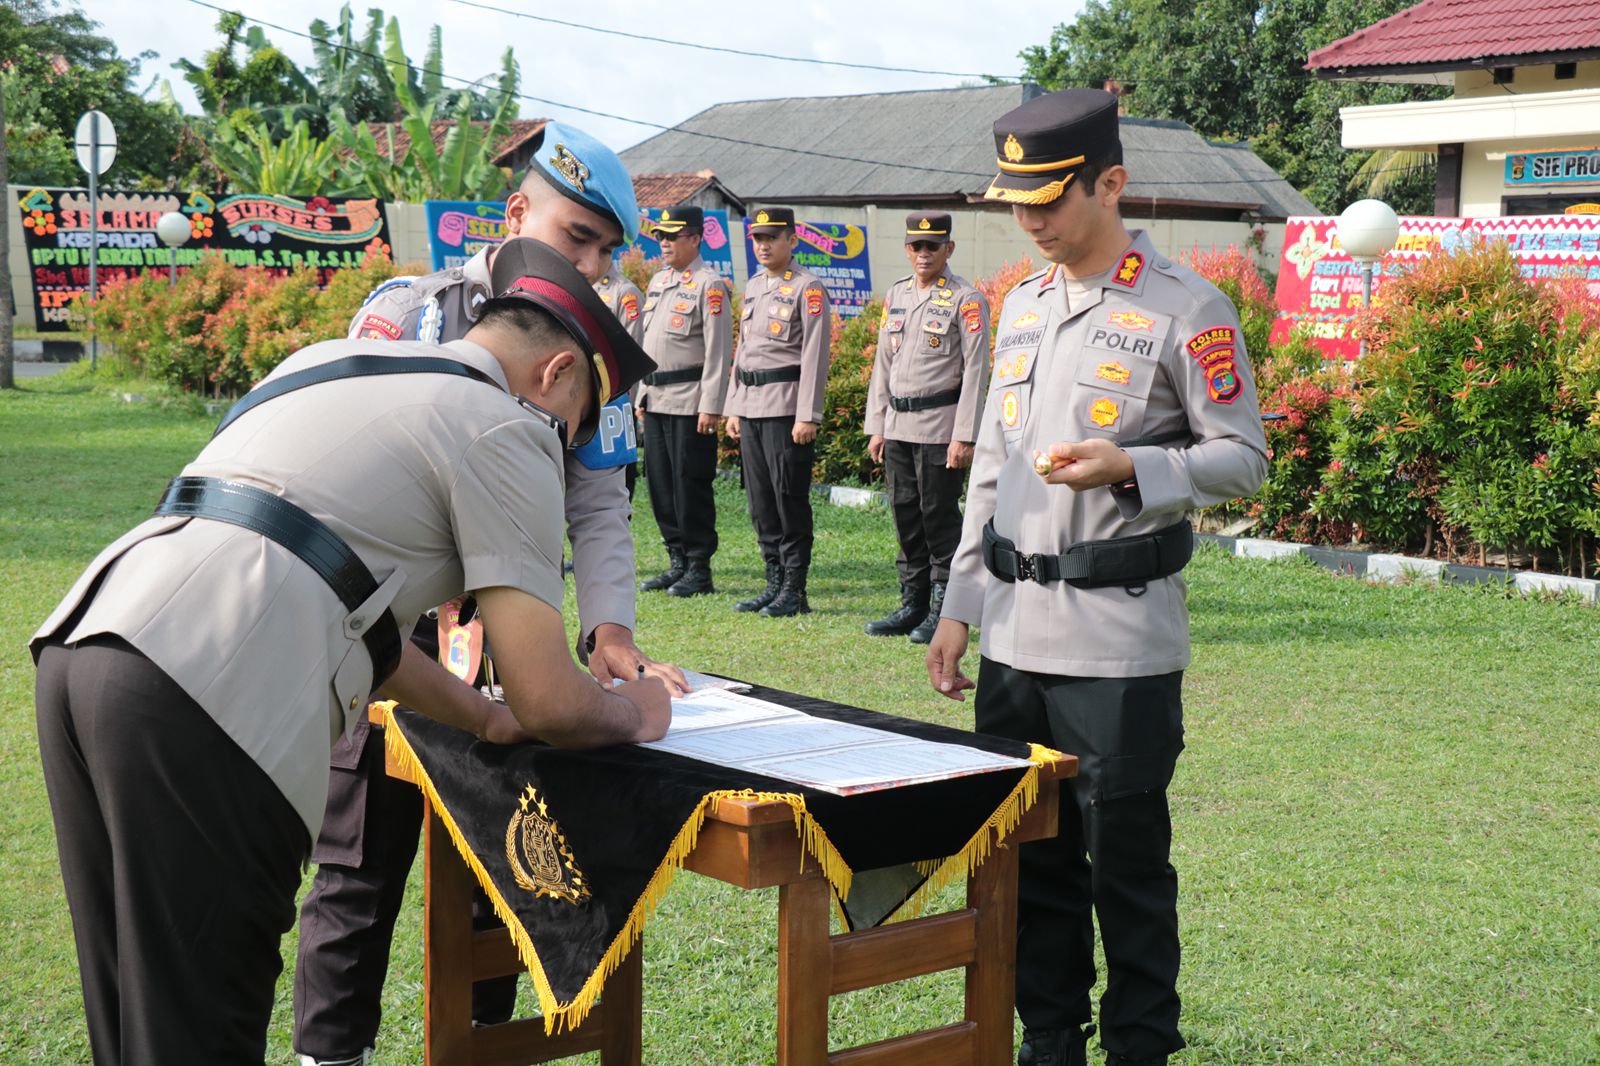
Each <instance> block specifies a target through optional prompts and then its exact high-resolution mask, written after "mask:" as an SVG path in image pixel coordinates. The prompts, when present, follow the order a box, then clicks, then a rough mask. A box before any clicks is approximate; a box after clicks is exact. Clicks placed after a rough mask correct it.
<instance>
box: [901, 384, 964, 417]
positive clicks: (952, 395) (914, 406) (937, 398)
mask: <svg viewBox="0 0 1600 1066" xmlns="http://www.w3.org/2000/svg"><path fill="white" fill-rule="evenodd" d="M960 402H961V390H960V389H947V390H946V391H944V392H935V393H930V394H929V395H927V396H896V395H894V394H893V393H890V394H889V406H890V407H893V408H894V409H895V410H896V411H900V412H906V411H927V410H931V409H932V408H935V407H949V406H950V405H951V404H953V403H960Z"/></svg>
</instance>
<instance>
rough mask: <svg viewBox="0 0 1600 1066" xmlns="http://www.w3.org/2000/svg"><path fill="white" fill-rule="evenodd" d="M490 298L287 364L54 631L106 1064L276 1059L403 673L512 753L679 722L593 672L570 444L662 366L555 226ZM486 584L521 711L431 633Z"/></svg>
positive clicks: (636, 735) (88, 967) (49, 706)
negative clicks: (564, 563) (324, 879)
mask: <svg viewBox="0 0 1600 1066" xmlns="http://www.w3.org/2000/svg"><path fill="white" fill-rule="evenodd" d="M489 291H490V292H491V293H493V294H494V295H495V298H493V299H490V300H488V301H487V302H486V304H485V306H483V307H481V308H479V309H478V311H479V313H478V315H477V321H476V324H475V325H474V326H473V327H472V328H471V329H470V330H468V331H467V334H466V336H465V337H464V338H462V339H461V340H457V341H453V342H451V343H450V344H448V345H434V344H419V343H415V342H401V343H394V344H384V345H373V344H370V343H366V342H354V341H347V340H339V341H327V342H324V343H321V344H315V345H312V346H311V347H309V348H306V349H302V350H301V351H299V352H296V353H295V354H293V355H291V356H290V357H289V358H288V359H286V360H284V362H283V363H282V365H280V366H279V367H277V368H276V369H275V370H274V371H273V372H272V373H271V374H270V375H268V376H267V378H266V380H265V381H263V382H262V383H261V385H259V386H258V387H257V388H256V389H254V390H253V391H252V392H251V393H250V394H249V395H248V396H247V397H246V398H245V399H243V400H241V401H240V402H239V404H237V405H236V406H235V407H234V409H233V410H232V411H231V412H230V413H229V415H228V416H227V417H226V418H225V419H224V420H223V424H222V426H220V427H219V428H218V431H217V432H216V434H215V435H214V436H213V437H212V439H211V441H210V442H209V443H208V444H207V445H206V446H205V448H204V449H202V450H201V452H200V454H199V455H198V456H197V457H196V459H195V461H194V462H192V463H190V464H189V465H188V466H186V467H185V468H184V470H183V473H182V475H181V476H180V477H178V478H175V479H174V480H173V481H172V483H171V484H170V485H168V486H167V491H166V494H165V495H164V496H163V497H162V500H161V502H160V504H159V505H158V506H157V508H156V512H155V514H154V515H153V516H152V517H151V518H149V519H146V520H145V521H144V522H143V523H141V524H140V525H138V526H137V527H135V528H134V529H133V530H132V531H131V532H129V533H128V534H126V535H125V536H123V537H122V538H121V539H119V540H118V541H116V542H115V543H114V544H112V545H111V546H110V547H108V548H106V549H105V550H104V551H102V552H101V553H100V556H99V557H98V558H97V559H96V560H95V561H94V562H93V563H92V564H91V565H90V566H89V568H88V570H86V571H85V572H84V574H83V576H82V577H80V578H79V579H78V582H77V584H76V585H75V586H74V587H73V589H72V591H71V592H69V593H68V594H67V596H66V598H65V599H63V600H62V601H61V604H60V605H59V606H58V607H57V608H56V610H55V612H54V613H53V614H52V615H51V616H50V618H49V619H48V620H46V621H45V623H44V625H43V626H41V627H40V629H39V631H38V632H37V633H36V634H35V635H34V637H33V640H32V642H31V649H32V652H33V655H34V658H35V661H36V662H37V663H38V667H39V673H38V681H37V708H38V723H39V750H40V756H41V759H42V761H43V765H44V777H45V784H46V786H47V788H48V789H49V793H50V807H51V813H52V815H53V816H54V819H55V827H56V842H57V847H58V848H59V850H60V854H61V871H62V880H63V881H64V883H65V886H66V893H67V904H68V906H69V908H70V909H71V911H72V923H73V933H74V938H75V940H76V943H77V949H78V957H79V972H80V974H81V980H82V984H83V998H84V1008H85V1016H86V1020H87V1022H88V1027H89V1043H90V1047H91V1048H92V1050H93V1054H94V1058H95V1061H96V1062H99V1063H102V1064H111V1063H244V1062H258V1063H259V1062H261V1061H262V1057H263V1056H264V1055H265V1054H266V1044H267V1025H268V1021H269V1020H270V1018H271V1015H272V1002H273V986H274V984H275V982H276V979H277V976H278V973H279V971H280V970H281V969H282V966H283V963H282V958H281V956H280V954H279V950H280V949H279V940H280V938H281V937H282V935H283V933H284V932H285V931H286V930H288V928H289V926H290V925H291V924H292V923H293V921H294V896H295V891H296V890H297V889H298V888H299V886H300V871H301V866H302V863H303V862H304V860H305V858H306V854H307V851H308V850H309V848H310V844H311V840H312V839H313V838H314V837H315V836H316V834H317V831H318V827H319V825H320V823H321V822H322V817H323V808H324V801H325V799H326V796H327V789H328V750H329V746H330V744H331V743H332V741H333V739H334V738H335V737H337V736H339V734H340V733H342V732H343V731H344V730H345V729H346V728H348V726H349V725H350V724H351V723H352V722H355V721H361V720H364V719H365V717H366V707H367V700H368V698H369V694H370V693H371V692H372V690H373V689H374V688H375V687H377V688H378V689H379V691H380V692H381V693H382V694H384V695H386V696H389V697H391V698H394V699H398V700H402V701H404V702H405V703H407V704H409V705H410V706H412V707H415V708H417V709H418V710H420V711H422V712H423V713H425V714H428V715H430V716H432V717H434V718H437V719H439V720H440V721H443V722H446V723H448V724H451V725H454V726H457V727H458V728H461V729H466V730H469V731H471V732H473V733H475V734H476V735H477V736H478V737H479V738H480V739H484V740H489V741H493V742H498V743H512V742H517V741H521V740H525V739H528V738H529V737H530V736H531V737H538V738H540V739H542V740H544V741H546V742H548V743H551V744H555V745H558V746H561V747H596V746H600V745H605V744H613V743H620V742H626V741H636V740H651V739H655V738H658V737H660V736H661V735H662V734H664V733H665V731H666V728H667V725H668V723H669V722H670V720H671V713H672V712H671V709H670V705H669V700H668V696H667V691H666V688H665V687H664V686H663V684H662V682H661V681H660V680H658V679H655V678H650V679H647V680H635V681H633V682H629V683H626V684H624V685H622V686H620V687H617V688H611V687H609V686H601V685H597V684H595V683H594V680H593V679H592V678H590V677H589V676H588V675H586V674H584V673H583V672H582V671H580V670H579V669H578V668H577V666H576V664H575V663H573V661H572V655H571V653H570V652H569V651H568V650H567V641H566V632H565V628H564V626H563V623H562V617H561V605H562V598H563V592H564V588H563V583H562V579H561V568H560V559H561V532H562V531H561V521H560V518H559V516H560V513H561V512H560V509H559V505H560V500H561V494H562V482H563V474H562V470H561V464H562V461H563V453H564V452H565V450H566V448H567V446H568V441H569V435H570V439H573V440H581V439H584V438H586V437H588V436H590V435H592V434H593V432H594V429H595V427H596V425H597V423H598V416H599V410H600V405H601V404H602V403H603V402H604V401H605V400H606V398H607V396H608V394H609V392H610V390H617V391H619V392H620V391H622V390H625V389H627V387H628V386H629V385H630V384H631V383H632V382H633V381H634V380H635V379H636V378H638V377H639V376H640V375H641V374H642V373H643V372H644V371H645V370H647V369H649V368H650V362H649V360H648V359H647V358H645V355H644V353H643V352H642V351H640V350H639V348H638V346H637V345H635V344H634V343H633V342H632V341H631V340H630V339H629V338H628V337H627V335H626V334H624V333H623V332H622V330H621V328H620V327H619V326H618V325H617V323H616V322H615V321H613V320H611V318H610V316H609V315H607V314H606V313H605V309H604V308H603V307H602V306H601V304H600V301H599V300H598V299H597V298H596V297H595V295H594V293H593V292H592V291H591V290H590V288H589V283H588V281H587V279H585V278H583V277H582V276H581V275H579V274H578V272H577V271H575V270H573V269H572V267H571V266H569V265H568V264H567V262H566V261H565V260H564V259H563V258H561V256H560V255H558V254H557V253H555V252H554V251H553V250H551V249H549V248H547V247H545V246H544V245H541V244H538V243H537V242H535V241H529V240H521V241H511V242H509V243H508V244H507V245H506V247H505V250H504V251H502V253H501V254H500V256H498V257H497V258H496V261H495V266H494V272H493V275H492V281H491V287H490V290H489ZM591 353H592V354H591ZM353 375H360V376H353ZM464 590H471V591H472V592H473V593H474V594H475V595H476V597H477V601H478V604H479V608H480V609H481V610H482V612H483V615H484V617H485V619H487V622H488V625H489V626H490V627H491V628H492V630H493V631H494V632H495V633H496V634H497V635H498V638H497V639H499V640H500V641H501V644H500V647H499V651H500V653H501V663H500V665H501V677H502V679H503V682H504V690H505V694H506V699H507V703H506V704H498V703H494V702H491V701H490V700H487V699H485V698H484V697H483V696H482V695H481V694H480V693H479V692H478V691H476V690H475V689H473V688H472V687H471V686H469V685H467V684H465V683H464V682H462V681H459V680H457V679H456V678H455V677H452V676H451V675H450V674H449V673H447V672H446V671H445V669H444V668H443V667H441V666H440V665H439V663H438V662H437V661H436V660H434V659H432V658H431V657H430V656H429V655H428V654H427V653H425V652H423V651H422V650H421V649H419V648H417V647H415V646H414V645H411V644H409V643H408V642H407V641H406V640H405V639H404V636H403V634H404V632H405V629H406V628H409V624H410V621H411V620H412V619H414V618H416V617H417V616H418V615H419V614H421V613H422V612H423V611H425V610H426V609H427V608H428V607H430V606H432V605H434V604H437V603H442V602H444V601H445V600H447V599H450V598H451V597H454V596H459V595H461V593H462V592H463V591H464ZM401 620H404V621H401Z"/></svg>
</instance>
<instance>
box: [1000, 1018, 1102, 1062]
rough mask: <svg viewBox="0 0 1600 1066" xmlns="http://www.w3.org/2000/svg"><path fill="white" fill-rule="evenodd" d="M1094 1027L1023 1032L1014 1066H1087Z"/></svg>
mask: <svg viewBox="0 0 1600 1066" xmlns="http://www.w3.org/2000/svg"><path fill="white" fill-rule="evenodd" d="M1093 1035H1094V1026H1092V1025H1086V1026H1084V1027H1082V1028H1081V1029H1080V1028H1079V1027H1078V1026H1072V1027H1071V1028H1069V1029H1036V1030H1024V1031H1023V1034H1022V1047H1021V1049H1020V1050H1018V1052H1017V1066H1089V1038H1090V1037H1091V1036H1093Z"/></svg>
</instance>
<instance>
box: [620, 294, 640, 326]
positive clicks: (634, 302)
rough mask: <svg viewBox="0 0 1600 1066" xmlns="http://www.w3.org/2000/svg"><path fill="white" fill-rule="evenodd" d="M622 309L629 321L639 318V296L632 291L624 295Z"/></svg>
mask: <svg viewBox="0 0 1600 1066" xmlns="http://www.w3.org/2000/svg"><path fill="white" fill-rule="evenodd" d="M622 310H623V313H624V314H626V315H627V316H628V321H629V322H632V321H633V320H634V319H636V318H638V317H639V298H638V297H637V296H635V295H633V293H631V292H630V293H629V294H628V295H626V296H624V297H623V298H622Z"/></svg>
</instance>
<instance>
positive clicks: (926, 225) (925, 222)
mask: <svg viewBox="0 0 1600 1066" xmlns="http://www.w3.org/2000/svg"><path fill="white" fill-rule="evenodd" d="M917 228H918V229H932V228H933V227H932V226H931V225H929V223H928V220H927V219H923V220H922V221H921V222H918V223H917Z"/></svg>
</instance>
